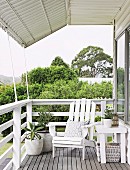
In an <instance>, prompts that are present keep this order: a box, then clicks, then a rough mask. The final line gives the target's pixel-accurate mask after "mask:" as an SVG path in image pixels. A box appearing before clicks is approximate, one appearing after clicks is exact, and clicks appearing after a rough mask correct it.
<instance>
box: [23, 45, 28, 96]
mask: <svg viewBox="0 0 130 170" xmlns="http://www.w3.org/2000/svg"><path fill="white" fill-rule="evenodd" d="M23 51H24V63H25V71H26V86H27V97H28V99H29V90H28V73H27V62H26V56H25V48H24V47H23Z"/></svg>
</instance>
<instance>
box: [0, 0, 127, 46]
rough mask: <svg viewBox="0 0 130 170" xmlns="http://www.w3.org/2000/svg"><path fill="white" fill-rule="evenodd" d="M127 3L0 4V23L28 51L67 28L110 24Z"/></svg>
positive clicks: (52, 0)
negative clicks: (44, 39)
mask: <svg viewBox="0 0 130 170" xmlns="http://www.w3.org/2000/svg"><path fill="white" fill-rule="evenodd" d="M126 1H127V0H109V1H107V0H0V23H1V26H2V28H3V29H7V30H8V32H9V34H10V35H11V36H12V37H13V38H14V39H15V40H16V41H17V42H19V43H20V44H21V45H22V44H24V46H25V47H28V46H30V45H31V44H33V43H35V42H37V41H39V40H41V39H42V38H44V37H46V36H47V35H50V34H52V33H53V32H55V31H57V30H59V29H60V28H62V27H64V26H66V25H67V24H70V25H73V24H76V25H87V24H89V25H93V24H98V25H104V24H107V25H109V24H112V23H113V19H114V18H115V17H116V15H117V14H118V13H119V12H120V9H121V7H122V6H123V5H124V3H125V2H126Z"/></svg>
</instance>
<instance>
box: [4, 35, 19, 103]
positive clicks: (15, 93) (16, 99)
mask: <svg viewBox="0 0 130 170" xmlns="http://www.w3.org/2000/svg"><path fill="white" fill-rule="evenodd" d="M7 36H8V44H9V52H10V59H11V67H12V76H13V84H14V95H15V102H17V101H18V98H17V92H16V83H15V77H14V65H13V58H12V53H11V46H10V40H9V34H8V32H7Z"/></svg>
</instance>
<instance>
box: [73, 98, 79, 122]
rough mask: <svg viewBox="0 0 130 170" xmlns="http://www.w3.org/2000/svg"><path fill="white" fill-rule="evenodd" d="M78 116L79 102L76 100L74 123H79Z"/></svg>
mask: <svg viewBox="0 0 130 170" xmlns="http://www.w3.org/2000/svg"><path fill="white" fill-rule="evenodd" d="M79 114H80V100H77V101H76V105H75V112H74V121H79Z"/></svg>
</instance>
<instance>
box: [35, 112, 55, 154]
mask: <svg viewBox="0 0 130 170" xmlns="http://www.w3.org/2000/svg"><path fill="white" fill-rule="evenodd" d="M38 114H39V117H38V118H37V122H38V126H40V127H42V130H41V131H39V132H38V133H39V134H40V135H41V137H42V138H43V150H42V151H43V152H49V151H52V136H51V135H50V133H49V130H48V127H47V125H48V123H49V122H50V121H52V120H53V115H52V114H51V113H50V112H49V113H47V112H46V111H44V109H40V112H39V113H38Z"/></svg>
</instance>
